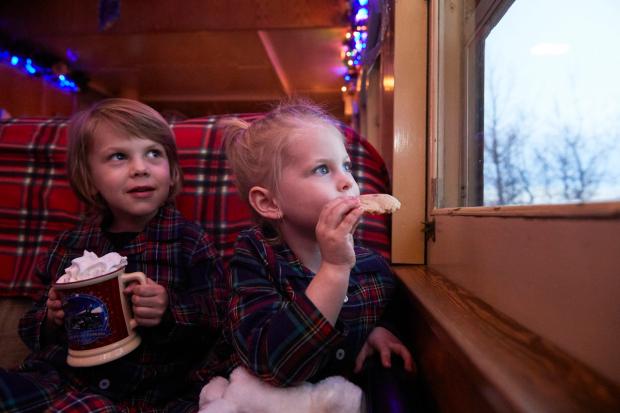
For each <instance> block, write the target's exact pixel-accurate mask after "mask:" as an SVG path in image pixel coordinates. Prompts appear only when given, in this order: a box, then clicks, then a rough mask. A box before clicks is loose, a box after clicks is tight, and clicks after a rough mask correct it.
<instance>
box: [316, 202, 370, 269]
mask: <svg viewBox="0 0 620 413" xmlns="http://www.w3.org/2000/svg"><path fill="white" fill-rule="evenodd" d="M362 214H363V211H362V209H361V208H360V201H359V198H356V197H341V198H337V199H335V200H333V201H331V202H329V203H328V204H327V205H325V207H324V208H323V210H322V211H321V215H320V216H319V222H318V223H317V225H316V238H317V240H318V243H319V248H320V249H321V258H322V260H323V262H326V263H329V264H332V265H337V266H347V267H348V268H352V267H353V266H354V265H355V252H354V251H353V231H355V228H356V227H357V224H358V222H359V220H360V218H361V216H362Z"/></svg>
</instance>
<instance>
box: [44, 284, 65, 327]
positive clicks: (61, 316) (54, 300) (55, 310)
mask: <svg viewBox="0 0 620 413" xmlns="http://www.w3.org/2000/svg"><path fill="white" fill-rule="evenodd" d="M46 305H47V314H46V318H47V321H48V322H50V323H52V324H53V325H56V326H61V325H62V324H63V323H64V320H65V312H64V311H63V310H62V301H60V297H59V296H58V293H57V292H56V290H55V289H54V287H51V288H50V291H49V294H48V295H47V302H46Z"/></svg>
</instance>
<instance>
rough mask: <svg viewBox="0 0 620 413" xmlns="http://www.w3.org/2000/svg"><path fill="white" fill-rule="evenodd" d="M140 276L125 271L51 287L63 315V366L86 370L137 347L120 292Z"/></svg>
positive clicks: (127, 307)
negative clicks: (66, 348) (66, 346)
mask: <svg viewBox="0 0 620 413" xmlns="http://www.w3.org/2000/svg"><path fill="white" fill-rule="evenodd" d="M133 281H136V282H138V283H140V284H146V277H145V276H144V274H143V273H141V272H134V273H129V274H125V267H122V268H120V269H118V270H116V271H113V272H110V273H107V274H103V275H99V276H97V277H93V278H88V279H86V280H81V281H74V282H67V283H55V284H54V289H56V291H57V292H58V295H59V296H60V299H61V301H62V308H63V311H64V313H65V318H64V324H65V330H66V332H67V339H68V341H69V353H68V355H67V364H69V365H70V366H73V367H88V366H96V365H99V364H104V363H107V362H110V361H112V360H116V359H118V358H120V357H122V356H124V355H125V354H127V353H129V352H131V351H133V350H134V349H136V347H138V346H139V345H140V342H141V339H140V336H139V335H138V334H137V333H136V331H135V328H136V326H137V323H136V320H134V319H133V313H132V311H131V305H130V302H129V300H128V298H127V296H126V295H125V294H124V293H123V289H124V288H125V287H126V286H127V284H128V283H130V282H133Z"/></svg>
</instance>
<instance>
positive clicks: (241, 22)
mask: <svg viewBox="0 0 620 413" xmlns="http://www.w3.org/2000/svg"><path fill="white" fill-rule="evenodd" d="M102 1H103V2H105V0H99V1H95V0H89V1H85V0H48V1H43V0H38V1H23V0H3V1H1V2H0V31H1V32H3V33H4V34H5V35H8V36H9V37H10V38H11V40H12V41H25V42H28V43H30V44H32V45H35V46H36V47H38V48H42V49H44V50H45V51H46V52H49V53H53V54H54V55H56V56H59V57H62V58H64V59H66V60H67V61H68V62H69V64H70V66H71V67H72V68H75V69H78V70H80V71H83V72H84V73H85V74H86V75H87V76H88V78H89V79H90V86H91V87H92V89H94V90H96V91H98V92H100V93H103V94H105V95H109V96H128V97H135V98H139V99H140V100H143V101H146V102H149V103H151V104H153V105H154V106H156V107H158V108H168V109H176V110H179V111H181V112H183V113H185V114H187V115H189V116H197V115H201V114H204V113H209V112H232V111H247V110H252V109H253V108H256V107H257V106H256V105H257V103H258V104H260V103H261V102H262V103H264V102H271V101H274V100H278V99H280V98H282V97H285V96H287V95H306V96H309V97H311V98H313V99H315V100H317V101H320V102H323V103H325V104H327V105H328V106H330V107H331V108H332V109H333V108H335V107H341V106H342V100H341V95H340V87H341V86H342V74H343V72H344V68H343V66H342V61H341V60H340V44H341V42H342V39H343V36H344V34H345V32H346V28H347V25H348V21H347V8H348V2H347V1H346V0H269V1H266V0H183V1H172V0H156V1H154V0H153V1H149V0H113V1H112V2H114V1H118V3H119V5H120V16H119V18H118V19H117V20H116V21H114V22H113V23H112V24H111V26H110V27H109V28H107V29H105V30H100V22H99V6H100V5H101V4H102ZM108 1H109V0H108ZM72 60H73V61H72Z"/></svg>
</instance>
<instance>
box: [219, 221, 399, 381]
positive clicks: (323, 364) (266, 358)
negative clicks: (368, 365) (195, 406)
mask: <svg viewBox="0 0 620 413" xmlns="http://www.w3.org/2000/svg"><path fill="white" fill-rule="evenodd" d="M355 255H356V263H355V266H354V267H353V269H352V270H351V274H350V277H349V287H348V290H347V294H346V298H345V302H344V304H343V306H342V310H341V311H340V314H339V316H338V320H337V322H336V325H335V326H332V325H331V324H330V323H329V322H328V321H327V319H325V317H323V315H322V314H321V312H320V311H319V310H318V309H317V308H316V307H315V305H314V304H313V303H312V302H311V301H310V299H309V298H308V297H307V296H306V295H305V290H306V288H307V286H308V284H309V283H310V281H311V280H312V278H313V276H314V273H312V272H311V271H310V270H309V269H307V268H306V267H304V266H303V265H302V264H301V262H300V261H299V260H298V259H297V257H296V256H295V255H294V254H293V252H292V251H291V250H290V249H289V248H288V247H287V245H286V244H284V243H276V242H273V241H271V240H269V239H267V238H266V237H265V235H264V234H263V233H262V232H261V230H260V229H259V228H258V227H255V228H252V229H250V230H246V231H243V232H241V234H240V235H239V238H238V240H237V245H236V250H235V255H234V256H233V258H232V260H231V263H230V272H231V282H232V291H233V292H232V297H231V303H230V312H229V317H230V326H231V331H230V333H231V336H232V337H231V340H232V342H233V345H234V347H235V349H236V352H237V355H236V356H237V357H239V358H240V359H241V360H240V361H241V363H242V364H244V365H245V366H246V367H248V368H249V369H250V370H251V371H253V372H254V373H255V374H257V375H258V376H259V377H260V378H261V379H263V380H265V381H267V382H269V383H272V384H275V385H280V386H286V385H294V384H298V383H300V382H302V381H311V382H314V381H317V380H320V379H322V378H324V377H327V376H331V375H337V374H339V375H345V376H346V375H347V374H349V373H350V372H351V371H352V369H353V366H354V362H355V358H356V356H357V354H358V353H359V351H360V350H361V348H362V345H363V344H364V342H365V341H366V338H367V336H368V334H369V333H370V331H371V330H372V329H373V328H374V327H375V326H376V325H377V323H378V322H380V321H381V319H382V315H383V313H384V310H385V308H386V306H387V304H388V303H389V302H390V300H391V297H392V296H393V294H394V290H395V279H394V278H393V274H392V272H391V270H390V268H389V266H388V264H387V262H386V261H385V259H383V258H382V257H381V256H380V255H378V254H376V253H374V252H372V251H370V250H368V249H364V248H359V247H355Z"/></svg>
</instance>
